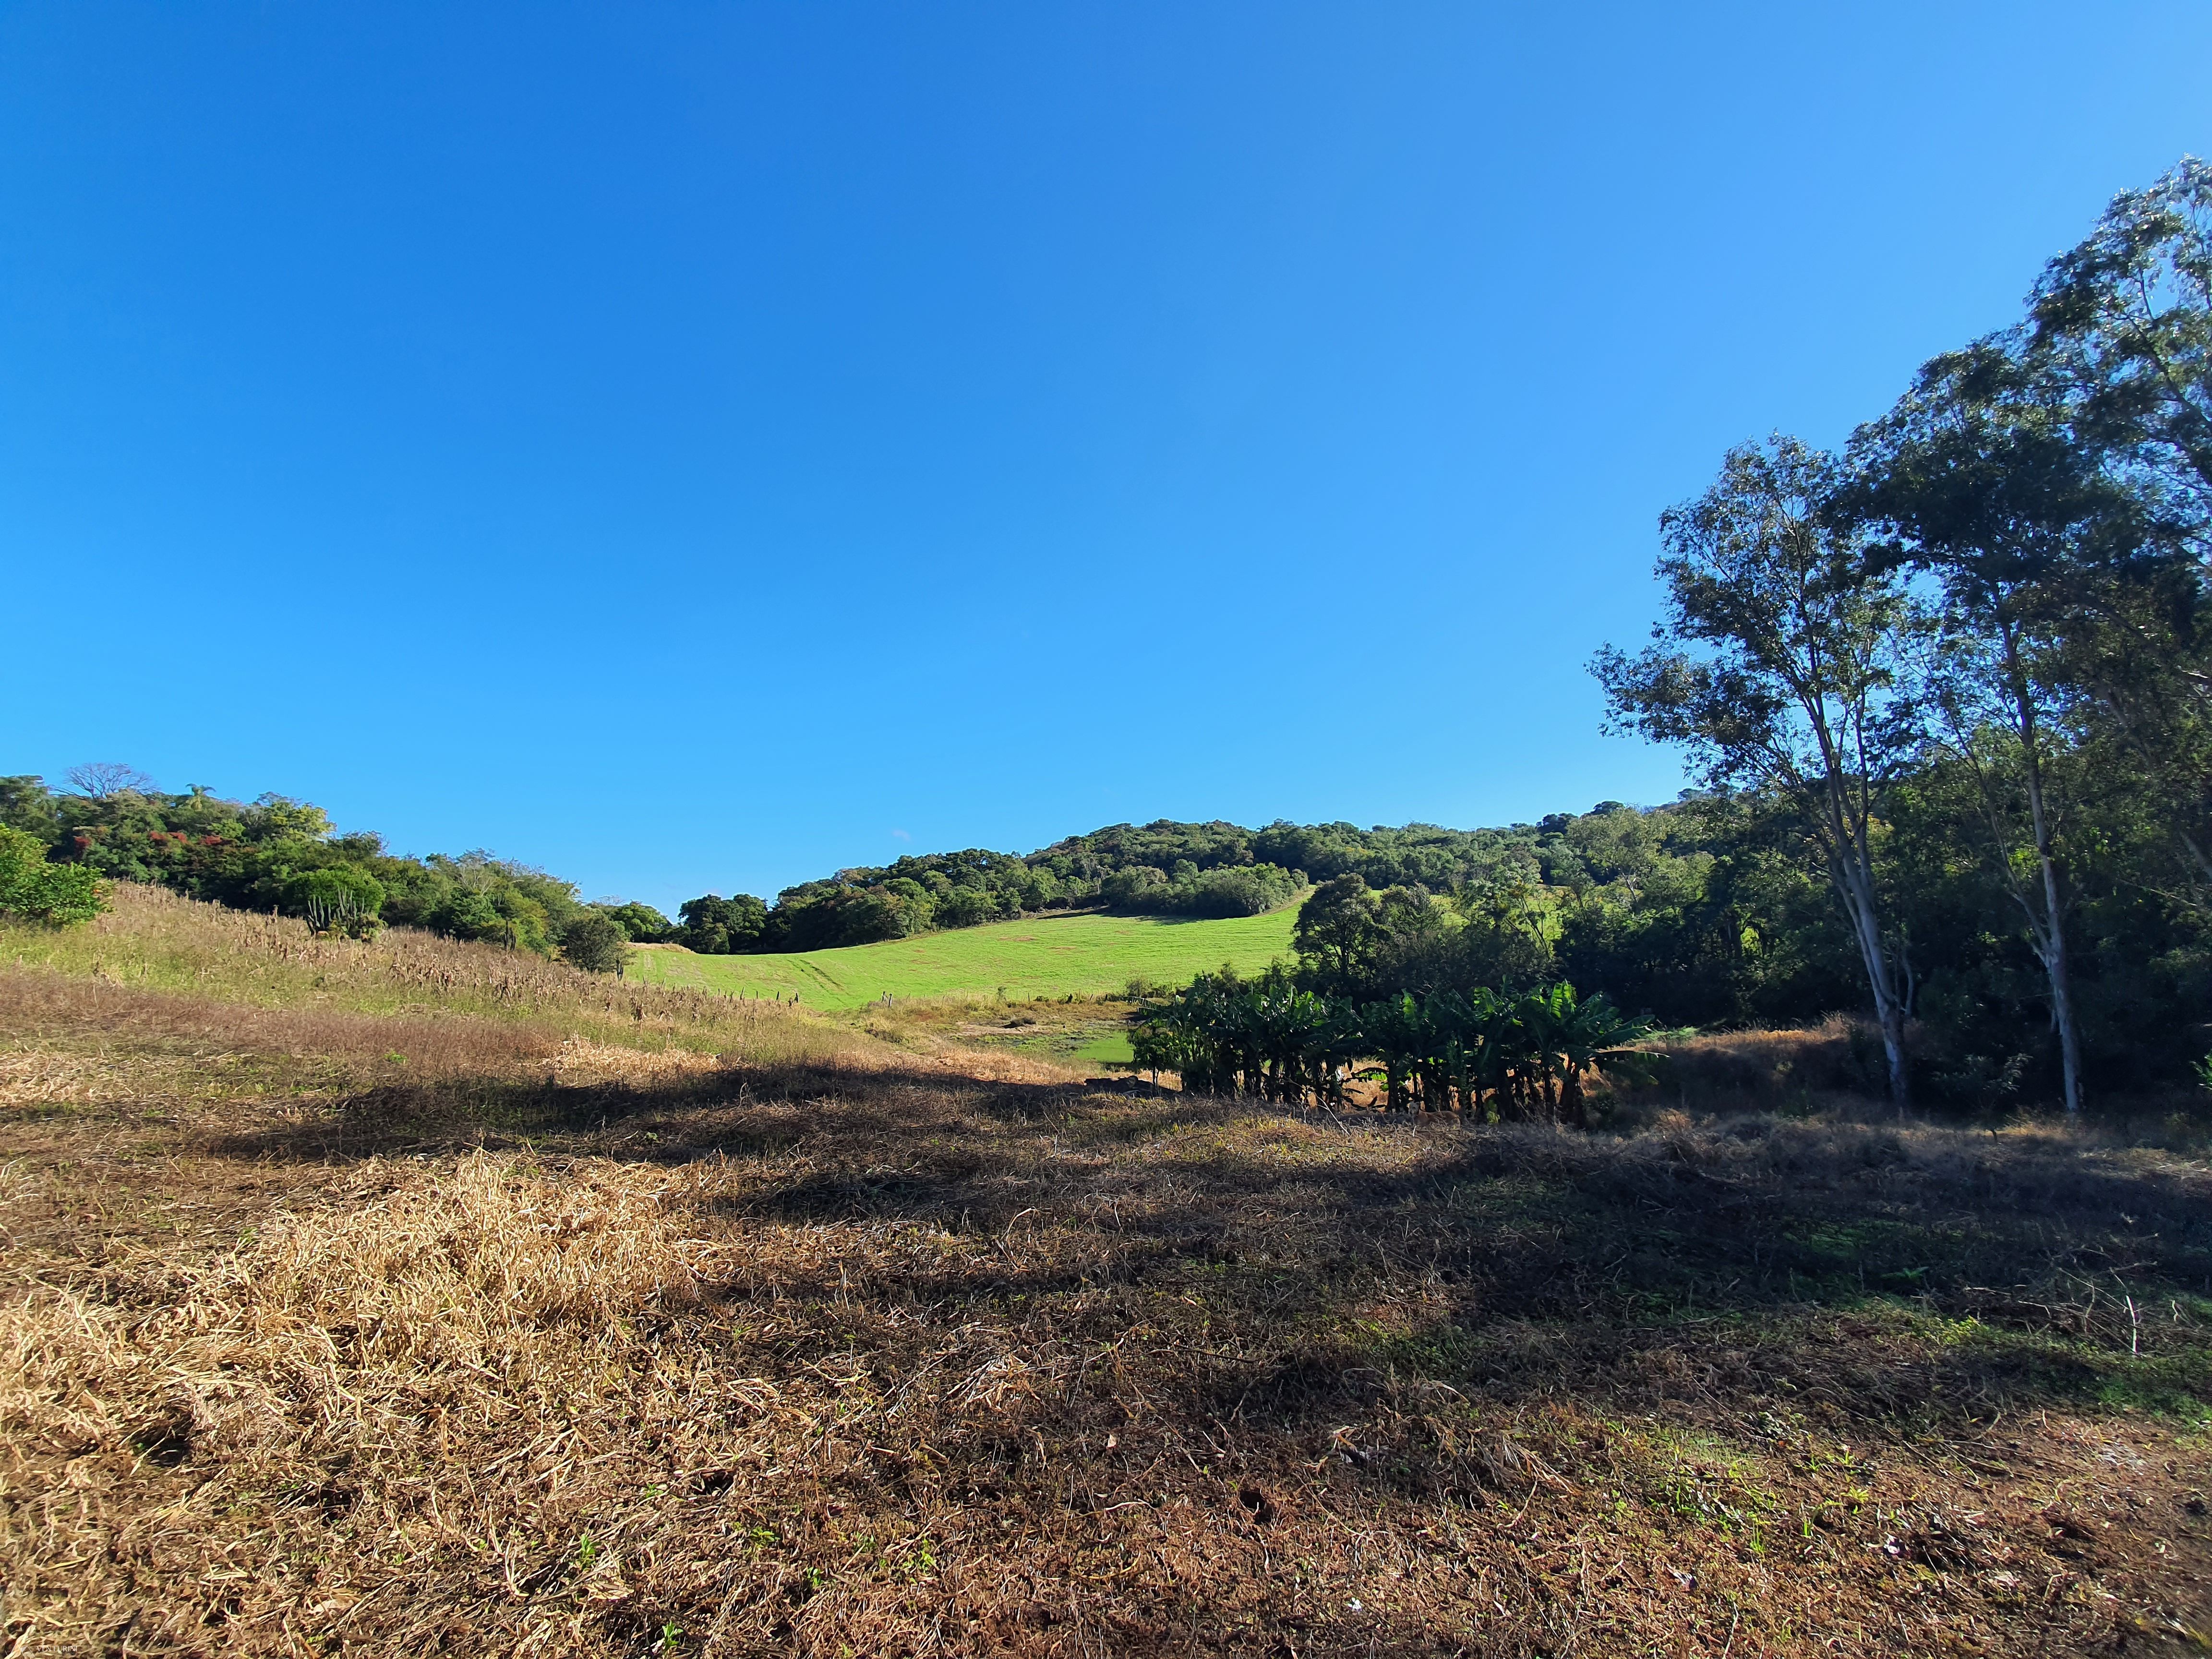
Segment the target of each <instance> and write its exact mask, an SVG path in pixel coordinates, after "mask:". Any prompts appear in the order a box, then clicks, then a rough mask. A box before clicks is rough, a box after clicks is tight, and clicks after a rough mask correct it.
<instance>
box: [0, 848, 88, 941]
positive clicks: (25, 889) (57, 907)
mask: <svg viewBox="0 0 2212 1659" xmlns="http://www.w3.org/2000/svg"><path fill="white" fill-rule="evenodd" d="M106 908H107V901H106V899H105V898H103V897H102V896H101V895H100V878H99V877H97V876H95V875H94V873H93V872H91V871H89V870H88V869H86V868H85V867H84V866H82V865H81V864H50V863H48V862H47V861H46V843H45V842H41V841H40V839H39V838H38V837H37V836H33V835H32V834H30V833H29V832H28V831H27V830H22V829H9V828H7V827H6V826H4V825H0V915H9V916H15V917H19V918H21V920H23V921H40V922H44V923H46V925H47V926H48V927H67V926H68V925H69V924H70V923H71V922H73V921H90V920H91V919H92V918H93V917H94V916H96V915H99V914H100V912H101V911H102V910H105V909H106Z"/></svg>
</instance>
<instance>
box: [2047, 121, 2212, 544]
mask: <svg viewBox="0 0 2212 1659" xmlns="http://www.w3.org/2000/svg"><path fill="white" fill-rule="evenodd" d="M2029 311H2030V317H2031V319H2032V323H2033V337H2032V342H2031V343H2032V347H2033V349H2034V350H2035V351H2036V352H2037V353H2039V355H2041V356H2045V357H2046V358H2047V359H2048V360H2049V361H2050V362H2051V363H2052V364H2053V366H2054V367H2055V368H2057V369H2058V370H2059V372H2061V373H2062V374H2063V375H2064V376H2065V377H2066V379H2067V380H2068V381H2069V384H2070V385H2071V386H2072V388H2073V390H2074V392H2075V396H2076V398H2077V400H2078V407H2077V415H2078V421H2079V424H2080V427H2081V435H2082V437H2083V439H2084V440H2085V441H2087V442H2088V443H2090V444H2092V445H2093V446H2095V447H2099V448H2100V449H2106V450H2110V451H2112V452H2115V453H2119V454H2121V455H2124V457H2126V458H2127V459H2128V460H2129V461H2130V462H2131V463H2132V464H2133V465H2135V466H2136V467H2138V468H2140V469H2141V470H2142V471H2143V472H2144V473H2145V474H2146V475H2148V477H2153V478H2155V479H2156V480H2158V481H2159V482H2160V484H2162V485H2163V487H2164V488H2165V489H2167V490H2170V491H2172V492H2174V493H2176V494H2177V495H2180V496H2182V497H2184V498H2186V500H2187V501H2189V502H2190V503H2191V505H2192V506H2193V508H2194V512H2193V517H2194V519H2195V521H2196V523H2197V526H2198V527H2199V530H2200V532H2201V531H2202V530H2203V528H2204V527H2205V526H2212V165H2208V164H2207V163H2205V162H2204V161H2200V160H2198V159H2197V157H2195V156H2193V155H2185V156H2184V157H2182V159H2181V161H2179V164H2177V165H2176V166H2175V167H2173V168H2172V171H2170V172H2168V173H2166V174H2165V175H2164V176H2163V177H2162V178H2160V179H2158V180H2156V181H2155V182H2154V183H2153V184H2152V185H2149V186H2148V187H2147V188H2145V189H2142V190H2136V191H2124V192H2122V193H2121V194H2120V195H2118V196H2117V197H2114V198H2113V199H2112V205H2111V207H2110V208H2108V209H2107V210H2106V212H2105V215H2104V216H2103V217H2102V218H2101V219H2100V220H2099V221H2098V222H2097V228H2096V229H2095V230H2093V232H2091V233H2090V234H2089V235H2088V237H2087V239H2086V240H2083V241H2082V242H2081V244H2080V246H2076V247H2075V248H2073V249H2072V250H2070V251H2069V252H2066V253H2063V254H2061V255H2060V256H2059V257H2058V258H2056V259H2053V260H2052V261H2051V264H2050V265H2049V266H2048V267H2047V268H2046V269H2045V271H2044V274H2043V276H2042V279H2041V280H2040V281H2039V283H2037V284H2036V287H2035V292H2034V294H2033V296H2032V297H2031V299H2030V301H2029Z"/></svg>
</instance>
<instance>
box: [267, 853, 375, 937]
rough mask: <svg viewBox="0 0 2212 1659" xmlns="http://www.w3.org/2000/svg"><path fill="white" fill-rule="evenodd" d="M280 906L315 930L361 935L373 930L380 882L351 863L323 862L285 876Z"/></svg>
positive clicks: (318, 931)
mask: <svg viewBox="0 0 2212 1659" xmlns="http://www.w3.org/2000/svg"><path fill="white" fill-rule="evenodd" d="M283 896H284V908H285V910H286V912H287V913H288V914H289V915H295V916H300V917H302V918H304V919H305V920H306V921H307V925H308V926H309V927H312V928H313V929H314V930H315V931H316V932H317V933H343V934H346V935H348V936H349V937H350V938H354V939H362V938H366V937H368V935H369V934H371V933H374V932H375V931H376V928H377V926H378V923H379V920H380V912H381V911H382V910H383V908H384V884H383V883H381V882H380V881H379V880H377V878H375V877H374V876H372V875H370V874H369V873H368V871H366V870H364V869H362V868H361V866H358V865H353V864H326V865H323V866H319V867H317V868H315V869H312V870H302V871H300V872H297V873H296V874H295V875H293V876H290V877H289V878H286V880H285V882H284V884H283Z"/></svg>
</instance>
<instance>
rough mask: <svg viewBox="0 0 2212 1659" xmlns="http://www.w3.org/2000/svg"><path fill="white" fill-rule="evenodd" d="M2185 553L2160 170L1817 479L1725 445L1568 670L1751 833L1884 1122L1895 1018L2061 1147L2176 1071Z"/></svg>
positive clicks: (2190, 919)
mask: <svg viewBox="0 0 2212 1659" xmlns="http://www.w3.org/2000/svg"><path fill="white" fill-rule="evenodd" d="M2208 532H2212V167H2207V166H2206V165H2205V164H2204V163H2203V162H2201V161H2197V160H2195V159H2193V158H2185V160H2184V161H2182V162H2181V163H2180V165H2179V166H2178V167H2175V168H2174V170H2173V171H2172V172H2171V173H2168V174H2166V176H2165V177H2164V178H2162V179H2159V180H2158V181H2157V182H2156V183H2154V185H2151V186H2149V187H2148V188H2147V189H2144V190H2141V191H2129V192H2126V193H2124V194H2123V195H2122V196H2120V197H2117V198H2116V199H2115V200H2114V201H2113V203H2112V206H2111V208H2110V210H2108V211H2107V212H2106V214H2105V216H2104V217H2103V218H2102V220H2101V221H2100V222H2099V224H2098V225H2097V227H2096V228H2095V230H2094V231H2093V234H2091V235H2090V236H2089V237H2088V238H2087V240H2084V241H2083V242H2082V243H2081V245H2080V246H2076V247H2075V248H2073V249H2071V250H2069V252H2066V253H2064V254H2063V255H2061V256H2060V257H2058V258H2056V259H2054V260H2052V261H2051V264H2049V266H2048V267H2047V268H2046V269H2045V271H2044V273H2043V275H2042V276H2041V278H2040V279H2039V281H2038V282H2037V283H2036V284H2035V285H2034V288H2033V291H2032V292H2031V294H2030V295H2029V297H2028V301H2027V309H2026V313H2025V314H2024V315H2023V316H2022V318H2021V319H2020V320H2019V321H2018V322H2017V323H2016V324H2015V325H2012V326H2010V327H2008V328H2007V329H2004V330H2002V331H1999V332H1996V333H1994V334H1991V335H1989V336H1987V337H1984V338H1982V339H1979V340H1976V341H1974V342H1972V343H1970V344H1968V345H1966V346H1965V347H1963V348H1961V349H1958V350H1955V351H1952V352H1948V353H1945V354H1943V355H1942V356H1938V357H1936V358H1935V359H1933V360H1932V361H1930V362H1929V363H1927V364H1926V365H1925V366H1924V367H1923V368H1922V369H1921V371H1920V373H1919V374H1917V376H1916V377H1915V379H1914V380H1913V382H1912V384H1911V386H1910V387H1909V388H1908V389H1907V391H1906V392H1905V395H1904V396H1903V397H1902V398H1899V401H1898V402H1897V404H1895V406H1894V407H1893V408H1892V409H1890V410H1888V411H1887V413H1885V414H1883V415H1881V416H1879V417H1878V418H1875V419H1874V420H1872V421H1869V422H1867V423H1866V424H1864V425H1863V426H1862V427H1860V428H1858V429H1857V431H1856V432H1855V433H1854V435H1852V437H1851V439H1850V442H1849V444H1848V445H1847V446H1846V447H1845V448H1844V450H1843V451H1842V452H1841V453H1833V454H1831V453H1822V452H1820V451H1818V450H1816V449H1814V448H1813V447H1810V446H1808V445H1806V444H1804V443H1802V442H1800V441H1797V440H1796V439H1793V438H1790V437H1786V436H1781V435H1777V436H1775V437H1773V438H1771V439H1770V440H1768V441H1765V442H1764V443H1759V444H1749V445H1746V446H1743V447H1740V448H1738V449H1736V450H1734V451H1732V452H1731V453H1729V455H1728V457H1727V458H1726V459H1725V460H1724V461H1723V465H1722V469H1721V474H1720V477H1718V479H1717V481H1716V482H1715V483H1713V485H1712V486H1711V489H1708V490H1707V491H1705V494H1704V495H1701V496H1699V498H1698V499H1697V500H1696V501H1692V502H1689V503H1687V504H1686V505H1685V506H1683V507H1678V508H1676V509H1674V511H1672V512H1670V513H1667V514H1666V515H1665V516H1664V517H1663V518H1662V520H1661V539H1662V546H1663V553H1662V557H1661V559H1660V561H1659V565H1658V574H1659V576H1660V579H1661V581H1662V585H1663V587H1664V591H1665V595H1666V614H1665V616H1664V617H1663V619H1662V622H1661V623H1660V625H1659V626H1658V628H1657V629H1656V630H1655V634H1656V638H1655V641H1654V643H1653V644H1651V645H1650V647H1647V648H1645V649H1644V650H1642V651H1640V652H1638V653H1634V654H1630V653H1625V652H1622V651H1619V650H1613V649H1607V650H1606V651H1605V652H1603V653H1601V654H1600V656H1599V657H1598V659H1597V660H1596V662H1595V665H1594V668H1595V672H1596V674H1597V676H1598V678H1599V679H1600V680H1601V682H1602V684H1604V687H1605V690H1606V691H1607V696H1608V699H1609V702H1610V706H1611V708H1612V710H1613V719H1614V721H1615V723H1616V725H1617V726H1618V728H1619V729H1621V730H1623V731H1626V732H1638V733H1641V734H1642V735H1644V736H1645V737H1647V738H1652V739H1655V740H1656V741H1659V742H1662V743H1667V744H1674V745H1677V746H1679V747H1680V748H1681V749H1683V750H1685V751H1686V753H1687V755H1688V757H1690V759H1691V761H1692V764H1693V766H1694V767H1695V768H1696V769H1697V770H1698V772H1699V774H1700V775H1701V780H1702V781H1703V782H1704V784H1705V786H1706V787H1707V788H1708V789H1710V790H1711V791H1713V792H1716V793H1731V792H1742V793H1747V794H1749V795H1750V796H1752V797H1753V799H1755V801H1756V802H1757V803H1758V804H1759V810H1763V811H1770V812H1771V813H1772V814H1774V815H1775V816H1776V817H1777V818H1778V820H1779V821H1780V822H1782V823H1784V824H1785V825H1786V828H1787V831H1788V833H1789V834H1790V836H1794V837H1795V838H1796V842H1797V843H1798V854H1799V856H1800V858H1801V859H1802V861H1803V862H1804V863H1805V864H1806V865H1807V866H1808V867H1810V868H1813V869H1816V870H1817V871H1818V872H1820V876H1821V878H1822V879H1823V882H1824V884H1825V886H1826V889H1827V891H1828V894H1829V896H1830V897H1831V900H1832V905H1833V908H1834V912H1835V915H1836V916H1837V917H1838V919H1839V920H1840V921H1841V923H1842V927H1843V931H1844V934H1845V935H1846V937H1847V939H1848V951H1846V952H1844V953H1843V954H1844V955H1845V956H1846V957H1847V958H1848V959H1850V961H1851V962H1852V963H1853V964H1854V967H1855V969H1856V973H1857V979H1858V982H1859V989H1860V1000H1861V1001H1862V1004H1863V1006H1869V1007H1870V1009H1871V1012H1872V1014H1873V1016H1874V1018H1875V1022H1876V1024H1878V1025H1879V1027H1880V1029H1881V1034H1882V1040H1883V1045H1884V1048H1885V1051H1886V1056H1887V1072H1888V1081H1889V1087H1890V1090H1891V1092H1892V1093H1893V1095H1894V1097H1896V1098H1897V1099H1898V1100H1899V1102H1900V1103H1903V1102H1905V1101H1906V1100H1908V1099H1910V1098H1911V1095H1912V1093H1913V1091H1914V1089H1915V1086H1916V1082H1917V1078H1916V1069H1917V1066H1916V1055H1915V1053H1914V1050H1915V1048H1916V1028H1917V1027H1921V1026H1924V1025H1925V1024H1927V1023H1929V1021H1930V1020H1931V1018H1932V1019H1933V1020H1934V1021H1935V1022H1936V1023H1937V1024H1941V1025H1942V1026H1945V1027H1948V1028H1949V1030H1951V1031H1952V1032H1954V1033H1960V1034H1965V1033H1972V1034H1973V1035H1972V1036H1963V1035H1962V1036H1960V1037H1959V1038H1958V1039H1957V1041H1956V1043H1955V1045H1954V1046H1957V1047H1959V1048H1960V1050H1961V1053H1960V1060H1961V1063H1964V1062H1965V1061H1966V1060H1972V1061H1973V1062H1974V1063H1975V1064H1977V1065H1978V1066H1979V1067H1980V1068H1981V1069H1982V1070H1983V1072H1984V1073H1985V1074H1986V1081H1987V1083H1988V1085H1989V1086H1990V1087H1992V1088H1996V1089H2000V1090H2002V1089H2005V1088H2008V1087H2016V1086H2018V1085H2020V1084H2021V1082H2022V1081H2023V1080H2024V1079H2032V1080H2033V1082H2034V1083H2035V1084H2036V1085H2038V1086H2039V1088H2042V1089H2047V1090H2048V1091H2049V1092H2050V1093H2051V1094H2053V1095H2055V1096H2056V1097H2058V1098H2059V1099H2061V1100H2063V1103H2064V1105H2065V1107H2066V1109H2067V1110H2068V1111H2069V1113H2079V1112H2080V1111H2081V1109H2082V1107H2083V1104H2084V1102H2085V1100H2086V1099H2087V1097H2088V1096H2089V1094H2090V1093H2091V1092H2092V1091H2093V1090H2095V1089H2097V1088H2100V1087H2106V1088H2109V1087H2112V1086H2115V1085H2122V1084H2124V1083H2127V1082H2131V1081H2132V1082H2143V1081H2161V1080H2171V1079H2177V1078H2179V1075H2180V1073H2181V1071H2182V1067H2183V1065H2184V1062H2185V1061H2186V1060H2189V1059H2191V1058H2201V1056H2202V1055H2203V1050H2204V1047H2205V1043H2206V1038H2207V1027H2206V1025H2205V1024H2204V1019H2205V1012H2206V1009H2207V1007H2208V1006H2212V1005H2208V1002H2207V1000H2206V993H2207V992H2208V990H2212V983H2208V980H2207V975H2206V963H2205V951H2204V938H2205V922H2206V920H2207V917H2208V915H2212V909H2208V906H2212V626H2208V617H2207V612H2206V609H2205V605H2204V581H2205V575H2206V571H2207V562H2206V561H2207V557H2208V555H2209V554H2212V534H2209V533H2208ZM1965 1042H1973V1043H1975V1044H1977V1045H1978V1048H1977V1049H1976V1051H1975V1052H1974V1053H1972V1054H1966V1053H1965V1052H1964V1044H1965Z"/></svg>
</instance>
